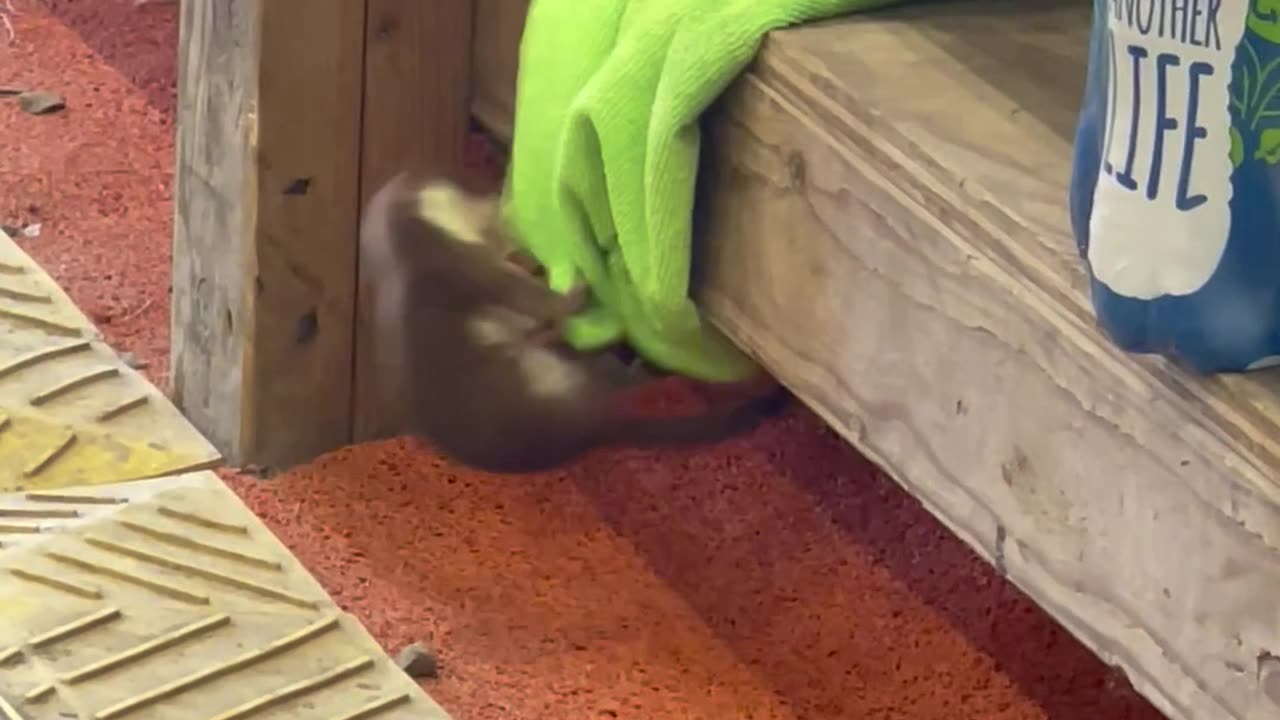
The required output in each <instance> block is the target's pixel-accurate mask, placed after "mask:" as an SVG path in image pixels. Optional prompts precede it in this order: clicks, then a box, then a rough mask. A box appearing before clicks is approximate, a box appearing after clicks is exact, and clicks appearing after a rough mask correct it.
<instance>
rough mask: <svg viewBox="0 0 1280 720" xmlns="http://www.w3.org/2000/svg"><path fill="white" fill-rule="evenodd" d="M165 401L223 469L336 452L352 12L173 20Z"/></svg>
mask: <svg viewBox="0 0 1280 720" xmlns="http://www.w3.org/2000/svg"><path fill="white" fill-rule="evenodd" d="M181 12H182V15H181V17H182V19H181V29H180V36H181V38H180V45H179V47H180V48H182V57H181V59H180V62H179V65H180V67H179V83H178V96H179V97H178V133H177V135H178V139H177V146H178V149H177V188H176V197H177V202H176V208H177V209H176V218H175V237H174V253H173V256H174V278H173V287H174V290H173V326H172V331H173V335H172V338H173V339H172V355H173V394H174V399H175V401H176V402H177V404H178V406H179V407H180V408H181V409H182V410H183V412H184V413H185V414H186V415H187V416H188V417H189V418H190V419H191V421H192V422H193V423H194V424H195V425H196V426H197V428H199V429H200V430H201V431H202V432H203V433H204V434H205V435H206V436H207V437H209V438H210V440H211V441H212V442H213V443H214V445H215V446H216V447H218V449H219V450H220V451H221V452H222V453H223V454H224V455H225V456H226V458H227V459H228V460H229V461H230V462H232V463H236V464H241V463H249V462H252V463H257V464H262V465H272V466H287V465H290V464H293V463H295V462H298V461H302V460H306V459H309V458H310V457H312V456H314V455H315V454H317V453H320V452H323V451H326V450H329V449H332V448H334V447H338V446H340V445H343V444H345V443H347V442H348V441H349V440H350V437H351V404H352V397H351V385H352V379H351V378H352V350H351V346H352V333H353V318H354V313H355V257H354V252H355V244H354V241H353V237H354V233H355V230H356V222H357V217H358V214H357V213H358V201H359V196H358V185H357V183H358V181H359V176H358V173H356V172H353V168H356V167H358V165H359V157H360V104H361V82H362V70H361V68H362V58H363V40H364V38H363V27H364V3H363V2H351V1H350V0H187V1H186V2H183V3H182V11H181Z"/></svg>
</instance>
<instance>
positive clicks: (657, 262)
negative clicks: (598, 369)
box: [505, 0, 896, 381]
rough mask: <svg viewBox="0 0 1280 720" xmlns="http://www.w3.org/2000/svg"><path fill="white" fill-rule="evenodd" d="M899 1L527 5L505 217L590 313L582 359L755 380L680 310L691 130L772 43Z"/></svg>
mask: <svg viewBox="0 0 1280 720" xmlns="http://www.w3.org/2000/svg"><path fill="white" fill-rule="evenodd" d="M895 1H896V0H634V1H629V0H533V2H532V5H531V7H530V9H529V14H528V17H527V19H526V22H525V29H524V36H523V39H522V40H521V45H520V76H519V80H518V83H517V92H516V117H515V120H516V122H515V138H514V141H513V145H512V155H511V166H510V172H509V175H508V185H507V188H506V192H505V200H506V203H505V213H506V216H507V219H508V221H509V222H511V223H512V224H513V227H514V228H515V229H516V231H517V233H518V235H519V236H520V237H521V238H522V239H523V242H524V243H525V244H526V245H527V248H528V250H529V251H530V252H532V253H533V254H534V255H535V256H536V257H537V258H538V259H539V261H541V262H542V264H543V265H544V266H546V268H547V272H548V278H549V280H550V283H551V286H552V287H553V288H555V289H556V290H560V291H564V290H567V289H568V288H569V287H570V286H571V285H573V284H574V283H575V282H577V281H578V280H579V279H580V278H585V279H586V281H587V282H588V283H589V284H590V286H591V289H592V294H593V296H594V298H595V299H596V300H597V301H598V303H597V304H596V305H595V307H593V308H592V309H591V310H589V311H587V312H585V313H583V314H582V315H581V316H579V317H577V318H575V319H574V321H573V322H571V323H570V324H569V327H568V328H567V330H566V338H567V340H568V341H569V342H570V343H572V344H573V345H574V346H575V347H578V348H580V349H591V348H598V347H601V346H603V345H606V344H609V343H612V342H616V341H618V340H621V339H624V338H625V339H626V340H628V341H630V342H631V343H632V344H633V345H634V346H635V349H636V351H637V352H638V353H640V355H641V356H643V357H645V358H646V359H647V360H649V361H650V362H652V363H654V364H655V365H658V366H660V367H664V368H666V369H668V370H670V371H673V372H677V373H681V374H684V375H688V376H692V377H696V378H700V379H703V380H712V381H731V380H737V379H741V378H743V377H745V376H746V375H748V374H750V373H752V372H753V371H754V370H755V364H754V363H753V362H752V361H751V360H750V359H748V358H747V357H746V356H745V355H743V354H742V353H741V352H740V351H738V350H737V349H736V348H735V347H734V346H733V345H732V344H731V343H730V342H729V341H728V340H726V339H725V338H724V337H723V336H722V335H721V334H720V333H719V332H717V331H716V330H715V328H714V327H713V326H712V325H711V324H710V323H708V322H706V321H704V320H702V319H701V318H700V317H699V313H698V310H697V308H696V306H695V305H694V304H693V302H692V301H691V300H690V299H689V266H690V249H691V248H690V239H691V235H690V232H691V231H690V224H691V221H692V210H693V194H694V180H695V176H696V172H697V164H698V142H699V132H698V125H697V121H698V116H699V115H700V114H701V113H702V112H703V110H705V109H706V108H707V106H708V105H710V104H711V103H712V102H713V101H714V100H715V99H716V97H717V96H718V95H719V94H720V93H721V92H722V91H723V90H724V89H725V87H726V86H727V85H728V84H729V83H730V82H731V81H732V80H733V78H734V77H735V76H736V75H737V74H738V73H739V72H740V71H741V70H742V69H743V68H744V67H745V66H746V65H747V64H748V63H749V62H750V61H751V59H752V58H753V57H754V56H755V53H756V50H757V48H758V47H759V45H760V41H761V40H762V39H763V37H764V35H765V33H767V32H768V31H769V30H772V29H774V28H778V27H782V26H785V25H790V24H794V23H798V22H804V21H809V20H817V19H820V18H825V17H830V16H833V15H837V14H841V13H847V12H853V11H856V10H866V9H871V8H877V7H881V6H884V5H888V4H891V3H893V2H895Z"/></svg>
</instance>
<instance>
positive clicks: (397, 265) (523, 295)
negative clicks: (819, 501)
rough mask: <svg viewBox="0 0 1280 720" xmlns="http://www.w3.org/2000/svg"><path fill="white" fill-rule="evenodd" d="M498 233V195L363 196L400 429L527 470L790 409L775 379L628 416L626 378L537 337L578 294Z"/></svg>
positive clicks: (438, 185)
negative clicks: (528, 268) (718, 398)
mask: <svg viewBox="0 0 1280 720" xmlns="http://www.w3.org/2000/svg"><path fill="white" fill-rule="evenodd" d="M504 237H507V238H509V237H510V235H509V234H507V233H506V231H505V230H503V229H502V228H501V227H500V226H499V224H498V220H497V198H496V196H495V197H479V196H474V195H469V194H467V193H465V192H463V191H461V190H459V189H458V188H457V187H455V186H453V185H452V184H449V183H445V182H429V183H417V184H415V183H413V182H411V181H410V180H409V179H408V177H407V176H405V175H400V176H397V177H396V178H394V179H392V180H391V181H390V182H388V183H387V184H386V185H385V186H383V187H382V188H381V189H380V190H379V191H378V192H377V193H376V194H375V195H374V196H373V197H372V198H371V199H370V201H369V203H368V205H367V207H366V209H365V212H364V215H363V217H362V219H361V228H360V271H361V274H362V276H363V277H362V283H363V286H364V287H366V288H368V290H369V291H370V292H371V293H372V304H373V307H374V316H375V322H374V334H375V338H376V339H375V353H376V355H377V356H378V357H379V359H380V363H381V367H382V369H383V370H384V372H385V373H386V374H388V375H389V376H390V379H391V380H392V381H393V384H397V383H398V384H399V386H400V392H399V393H398V394H397V396H396V397H395V400H396V402H398V403H399V404H400V405H401V407H400V408H399V409H400V410H403V415H402V417H403V418H404V422H405V423H406V424H407V427H405V428H402V429H401V432H407V433H408V434H412V435H416V436H419V437H421V438H423V439H425V440H427V441H428V442H429V443H431V444H432V445H434V446H435V448H436V449H437V450H438V451H440V452H441V453H442V454H444V455H445V456H447V457H450V458H452V459H454V460H456V461H458V462H461V463H463V464H465V465H469V466H471V467H473V468H477V469H480V470H485V471H489V472H497V473H525V472H537V471H541V470H548V469H552V468H555V467H557V466H560V465H562V464H564V463H567V462H569V461H571V460H573V459H574V458H576V457H578V456H579V455H581V454H582V453H585V452H587V451H589V450H592V449H595V448H601V447H606V446H655V445H676V444H679V445H687V444H696V443H704V442H714V441H718V440H721V439H724V438H727V437H729V436H731V435H735V434H737V433H739V432H743V431H746V430H748V429H751V428H752V427H754V426H755V425H756V424H757V423H759V422H760V421H761V420H762V419H763V418H764V417H766V416H768V415H771V414H774V413H775V412H777V411H778V410H780V409H782V407H783V406H784V405H785V403H786V400H787V395H786V393H785V391H784V390H782V388H781V387H780V386H778V385H776V384H773V385H771V386H770V389H769V390H768V391H767V392H763V393H759V394H756V395H753V396H751V397H749V398H747V399H746V400H745V401H738V402H735V403H733V404H725V405H723V406H721V407H718V408H717V407H712V408H711V409H710V410H708V411H706V412H704V413H699V414H695V415H688V416H679V417H643V416H635V415H628V414H627V413H626V412H625V411H623V410H622V408H620V407H619V402H618V400H619V398H620V392H621V391H623V390H626V389H628V388H630V387H634V385H635V383H636V379H635V378H634V376H632V375H629V374H628V373H627V372H626V371H625V369H623V367H622V366H621V365H620V364H617V363H614V364H610V363H608V362H605V360H606V358H605V357H604V355H603V354H601V355H591V354H586V353H580V352H577V351H575V350H573V349H571V348H569V347H567V346H565V345H563V344H562V343H555V342H546V341H545V337H543V336H541V335H539V328H546V327H548V326H550V327H553V328H558V327H560V324H561V323H563V322H564V321H565V320H567V319H568V318H569V317H570V316H572V315H573V314H575V313H576V312H578V311H579V310H580V309H581V308H582V307H583V303H584V301H585V294H584V293H583V292H578V293H574V294H569V295H565V294H561V293H558V292H556V291H554V290H552V289H551V288H549V287H548V286H547V285H546V284H545V283H544V282H542V281H539V280H537V279H535V278H534V277H533V276H531V275H530V274H528V273H527V272H525V271H524V270H522V269H520V268H517V267H516V266H514V265H513V264H512V263H511V262H510V261H509V258H510V257H511V251H512V248H513V247H514V246H515V244H514V243H508V242H505V241H504V240H503V238H504ZM531 337H543V339H542V340H540V341H531Z"/></svg>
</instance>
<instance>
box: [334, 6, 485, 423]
mask: <svg viewBox="0 0 1280 720" xmlns="http://www.w3.org/2000/svg"><path fill="white" fill-rule="evenodd" d="M367 1H368V13H369V14H368V26H367V35H366V51H365V67H364V100H363V108H364V110H363V118H364V120H363V129H362V137H361V147H362V154H361V157H360V163H359V168H360V172H359V177H360V196H361V200H360V205H361V207H363V206H364V202H365V201H367V200H368V198H369V197H370V196H371V195H372V194H373V193H374V192H375V191H377V189H378V188H379V187H381V186H382V185H383V183H385V182H386V181H387V180H389V179H390V178H391V177H392V176H394V175H395V174H396V173H399V172H402V171H407V172H411V173H418V174H428V175H439V176H444V177H449V178H454V179H458V178H459V177H460V175H461V172H462V160H463V149H464V142H465V136H466V131H467V125H468V112H467V100H468V96H469V91H470V77H471V37H472V22H473V18H474V14H475V9H474V8H473V0H431V2H422V0H367ZM352 241H353V242H354V236H352ZM351 249H352V250H354V245H353V246H352V248H351ZM367 297H368V294H367V293H365V292H358V294H357V322H356V327H355V337H354V343H355V393H354V403H353V410H352V414H353V433H354V438H355V439H356V440H369V439H374V438H380V437H384V436H386V435H389V434H391V433H392V432H394V430H395V428H396V427H398V426H399V422H398V417H399V415H398V414H397V413H396V412H395V411H394V408H395V407H396V404H395V403H394V402H390V401H388V400H387V399H386V398H387V397H388V395H390V394H393V393H395V392H396V388H394V387H388V383H387V379H388V378H389V377H391V376H390V375H388V374H386V373H380V372H379V371H378V365H377V358H375V357H374V356H373V352H372V348H373V344H372V338H371V337H370V334H369V333H370V330H371V328H372V321H371V319H372V318H371V312H372V308H371V307H369V305H368V302H367Z"/></svg>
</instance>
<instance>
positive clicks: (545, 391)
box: [520, 347, 586, 398]
mask: <svg viewBox="0 0 1280 720" xmlns="http://www.w3.org/2000/svg"><path fill="white" fill-rule="evenodd" d="M520 372H521V374H522V375H524V379H525V382H527V383H528V384H529V390H530V391H531V392H532V393H533V394H534V395H538V396H540V397H549V398H554V397H563V396H565V395H569V394H570V393H573V392H574V391H576V390H577V389H578V388H579V387H581V386H582V384H583V383H584V382H585V381H586V377H585V375H584V374H583V372H582V370H581V368H579V367H578V366H577V365H574V364H572V363H569V362H567V361H565V359H564V358H562V357H560V356H559V355H557V354H556V353H555V352H552V351H551V350H548V349H547V348H541V347H531V348H526V349H524V350H522V351H521V352H520Z"/></svg>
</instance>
